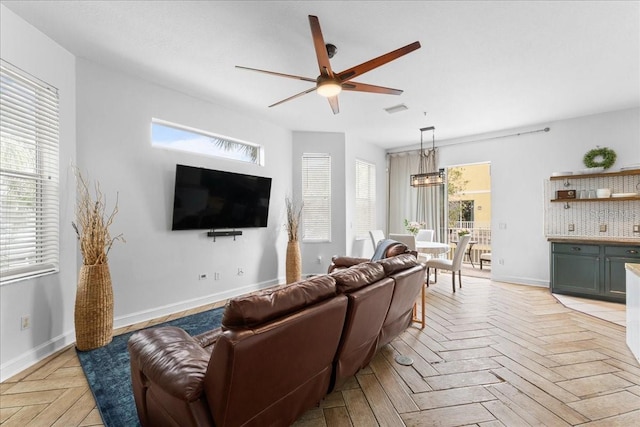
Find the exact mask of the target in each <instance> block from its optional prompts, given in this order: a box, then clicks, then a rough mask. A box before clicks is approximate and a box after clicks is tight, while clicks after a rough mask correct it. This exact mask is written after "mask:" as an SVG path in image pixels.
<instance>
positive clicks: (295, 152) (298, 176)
mask: <svg viewBox="0 0 640 427" xmlns="http://www.w3.org/2000/svg"><path fill="white" fill-rule="evenodd" d="M303 153H328V154H330V155H331V241H330V242H311V243H310V242H305V241H304V240H301V241H300V256H301V258H302V275H303V277H304V276H305V275H307V274H320V273H326V272H327V268H328V267H329V263H330V262H331V257H332V256H333V255H336V254H344V253H345V251H346V246H347V245H346V241H347V240H346V239H347V238H346V217H345V214H344V213H345V209H346V207H345V205H346V202H345V194H346V193H345V167H344V165H345V135H344V134H343V133H337V132H300V131H294V132H293V148H292V163H291V165H292V167H291V169H292V173H293V192H292V195H293V198H294V199H295V200H302V154H303ZM318 257H320V258H321V259H320V262H318Z"/></svg>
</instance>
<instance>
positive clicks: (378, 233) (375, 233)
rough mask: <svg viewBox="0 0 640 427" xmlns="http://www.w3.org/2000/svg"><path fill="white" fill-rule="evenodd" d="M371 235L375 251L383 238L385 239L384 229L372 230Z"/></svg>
mask: <svg viewBox="0 0 640 427" xmlns="http://www.w3.org/2000/svg"><path fill="white" fill-rule="evenodd" d="M369 236H371V243H373V250H374V251H375V250H376V248H377V247H378V243H380V241H381V240H384V231H382V230H370V231H369Z"/></svg>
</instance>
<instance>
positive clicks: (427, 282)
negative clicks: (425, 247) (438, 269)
mask: <svg viewBox="0 0 640 427" xmlns="http://www.w3.org/2000/svg"><path fill="white" fill-rule="evenodd" d="M424 283H426V284H427V288H428V287H429V267H427V280H425V281H424Z"/></svg>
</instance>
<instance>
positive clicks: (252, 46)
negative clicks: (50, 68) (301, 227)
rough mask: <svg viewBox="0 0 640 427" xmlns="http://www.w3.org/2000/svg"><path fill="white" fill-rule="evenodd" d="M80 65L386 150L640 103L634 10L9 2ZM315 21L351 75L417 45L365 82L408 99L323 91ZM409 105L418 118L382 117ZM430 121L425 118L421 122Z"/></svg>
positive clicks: (603, 5)
mask: <svg viewBox="0 0 640 427" xmlns="http://www.w3.org/2000/svg"><path fill="white" fill-rule="evenodd" d="M2 4H4V5H5V6H7V7H8V8H9V9H11V10H12V11H13V12H15V13H16V14H18V15H20V16H21V17H22V18H23V19H25V20H26V21H28V22H30V23H31V24H32V25H34V26H35V27H37V28H38V29H39V30H41V31H42V32H44V33H45V34H47V35H48V36H49V37H51V38H52V39H53V40H55V41H56V42H58V43H59V44H60V45H62V46H64V47H65V48H66V49H68V50H69V51H70V52H72V53H73V54H75V55H76V56H78V57H83V58H88V59H90V60H92V61H95V62H98V63H101V64H104V65H105V66H108V67H111V68H115V69H119V70H122V71H124V72H126V73H129V74H132V75H137V76H141V77H143V78H145V79H146V80H149V81H153V82H156V83H159V84H162V85H164V86H167V87H171V88H174V89H176V90H179V91H182V92H185V93H188V94H191V95H195V96H198V97H200V98H204V99H208V100H210V101H212V102H214V103H216V104H221V105H226V106H228V108H230V109H235V110H241V111H243V112H245V113H247V114H251V115H252V116H255V117H256V118H257V119H264V120H268V121H270V122H274V123H277V124H279V125H281V126H284V127H286V128H288V129H292V130H309V131H331V132H346V133H347V136H348V138H349V137H355V138H358V139H362V140H364V141H368V142H373V143H375V144H378V145H380V146H381V147H384V148H389V149H392V148H397V147H401V146H407V145H412V144H416V143H417V142H419V138H420V133H419V128H421V127H424V126H430V125H434V126H435V127H436V139H438V140H443V139H450V138H456V137H461V136H467V135H475V134H480V133H484V132H490V131H496V130H501V129H509V128H514V127H520V126H527V125H532V124H539V123H545V122H548V121H551V120H558V119H564V118H571V117H578V116H583V115H589V114H595V113H600V112H606V111H614V110H619V109H625V108H632V107H638V106H640V66H639V64H640V2H638V1H620V2H613V1H602V2H599V1H589V2H582V1H567V2H548V1H531V2H527V1H518V2H506V1H496V2H488V1H478V2H436V1H433V2H427V1H410V2H402V1H393V2H392V1H370V2H365V1H342V2H338V1H325V2H315V1H295V2H293V1H278V2H272V1H255V2H254V1H251V2H249V1H233V2H231V1H230V2H226V1H224V2H223V1H215V2H214V1H211V2H208V1H190V2H189V1H127V2H125V1H83V2H81V1H2ZM308 15H316V16H318V18H319V20H320V25H321V27H322V32H323V35H324V38H325V41H326V42H327V43H333V44H335V45H336V46H337V47H338V53H337V55H336V56H335V57H334V58H333V59H332V60H331V64H332V67H333V69H334V71H342V70H344V69H347V68H350V67H351V66H354V65H357V64H360V63H362V62H365V61H367V60H369V59H371V58H374V57H377V56H379V55H382V54H384V53H387V52H389V51H392V50H395V49H397V48H399V47H401V46H404V45H407V44H409V43H411V42H414V41H416V40H417V41H419V42H420V43H421V44H422V48H421V49H419V50H417V51H414V52H412V53H410V54H408V55H406V56H404V57H402V58H400V59H397V60H396V61H393V62H391V63H389V64H386V65H384V66H382V67H380V68H378V69H376V70H373V71H371V72H369V73H366V74H364V75H363V76H361V77H359V78H357V79H356V81H358V82H362V83H369V84H374V85H380V86H388V87H393V88H398V89H403V90H404V93H403V94H402V95H400V96H394V95H380V94H369V93H358V92H343V93H342V94H341V95H340V113H339V114H338V115H333V113H332V111H331V108H330V107H329V104H328V103H327V101H326V99H324V98H321V97H319V96H318V95H317V94H315V93H310V94H307V95H304V96H303V97H300V98H297V99H295V100H292V101H290V102H287V103H284V104H282V105H280V106H276V107H273V108H267V106H268V105H270V104H272V103H274V102H276V101H279V100H281V99H284V98H287V97H289V96H291V95H294V94H296V93H298V92H301V91H303V90H305V89H307V88H309V87H310V85H311V84H310V83H306V82H303V81H297V80H292V79H286V78H281V77H275V76H270V75H266V74H261V73H255V72H250V71H244V70H239V69H236V68H235V67H234V66H235V65H244V66H248V67H253V68H260V69H265V70H271V71H276V72H282V73H287V74H295V75H301V76H307V77H311V78H315V77H316V76H317V74H318V65H317V61H316V58H315V52H314V49H313V43H312V39H311V33H310V29H309V21H308V18H307V16H308ZM401 103H404V104H405V105H406V106H407V107H409V109H408V110H407V111H403V112H400V113H396V114H392V115H390V114H388V113H387V112H385V111H384V110H383V109H384V108H387V107H391V106H394V105H397V104H401ZM425 113H426V117H425Z"/></svg>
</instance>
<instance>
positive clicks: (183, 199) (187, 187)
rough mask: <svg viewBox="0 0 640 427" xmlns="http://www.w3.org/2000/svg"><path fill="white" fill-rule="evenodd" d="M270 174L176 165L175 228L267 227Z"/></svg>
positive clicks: (173, 222) (172, 226)
mask: <svg viewBox="0 0 640 427" xmlns="http://www.w3.org/2000/svg"><path fill="white" fill-rule="evenodd" d="M270 198H271V178H267V177H261V176H253V175H243V174H238V173H233V172H225V171H220V170H211V169H204V168H198V167H193V166H186V165H176V180H175V191H174V199H173V220H172V224H171V229H172V230H202V229H210V230H216V229H217V230H219V229H236V228H253V227H266V226H267V220H268V217H269V200H270Z"/></svg>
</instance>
